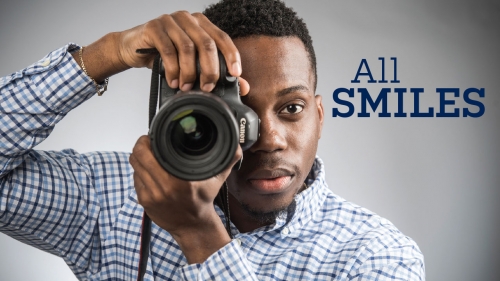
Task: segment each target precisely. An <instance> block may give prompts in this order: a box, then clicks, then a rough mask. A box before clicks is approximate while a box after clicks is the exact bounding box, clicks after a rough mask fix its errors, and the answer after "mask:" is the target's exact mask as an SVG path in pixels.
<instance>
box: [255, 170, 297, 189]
mask: <svg viewBox="0 0 500 281" xmlns="http://www.w3.org/2000/svg"><path fill="white" fill-rule="evenodd" d="M292 177H293V173H292V172H290V171H288V170H286V169H273V170H257V171H255V172H253V173H252V174H251V175H250V177H249V179H248V182H250V184H251V185H252V187H253V188H254V189H257V190H258V191H260V192H263V193H277V192H280V191H282V190H284V189H285V188H286V187H287V186H288V185H289V184H290V182H291V180H292Z"/></svg>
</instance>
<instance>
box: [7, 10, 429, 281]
mask: <svg viewBox="0 0 500 281" xmlns="http://www.w3.org/2000/svg"><path fill="white" fill-rule="evenodd" d="M214 24H215V25H214ZM228 35H229V36H228ZM143 48H156V49H158V50H159V52H160V55H161V56H162V59H163V61H164V66H165V70H166V76H167V81H168V83H169V85H170V86H171V87H174V88H176V87H180V88H181V89H182V90H189V89H190V88H191V87H192V86H193V82H194V80H195V78H196V72H195V63H194V62H195V57H196V54H198V55H199V58H200V64H201V68H202V72H201V76H200V81H201V87H202V89H203V90H205V91H207V92H208V91H211V90H212V89H213V87H214V83H215V82H216V81H217V78H218V67H217V66H218V59H217V49H219V50H220V51H221V52H222V53H223V55H224V57H225V59H226V63H227V65H228V67H229V70H230V73H231V74H232V75H234V76H237V77H239V79H240V83H241V88H242V96H243V97H242V100H243V102H244V103H245V104H247V105H248V106H250V107H251V108H252V109H253V110H254V111H255V112H256V113H257V114H258V115H259V118H260V119H261V126H260V137H259V140H258V141H257V142H256V143H255V144H254V145H253V146H252V147H251V148H250V149H249V150H247V151H245V153H244V157H243V159H244V161H243V162H242V166H241V169H240V170H239V171H231V166H232V165H230V167H228V169H227V170H225V171H224V172H222V173H221V174H220V175H217V176H215V177H213V178H210V179H208V180H205V181H199V182H186V181H182V180H180V179H177V178H175V177H173V176H171V175H169V174H168V173H167V172H166V171H164V170H163V169H162V168H161V166H160V165H159V164H158V163H157V161H156V159H155V158H154V156H153V154H152V152H151V149H150V143H149V138H148V137H147V136H143V137H141V138H139V140H138V141H137V144H136V145H135V147H134V149H133V152H132V154H131V155H127V154H125V153H116V152H110V153H106V152H95V153H89V154H78V153H77V152H75V151H73V150H65V151H61V152H44V151H36V150H32V148H33V147H34V146H35V145H36V144H37V143H39V142H40V141H41V140H43V139H44V138H46V137H47V136H48V134H49V133H50V131H51V129H52V128H53V126H54V125H55V124H56V123H57V122H58V121H59V120H60V119H61V118H62V117H64V115H65V114H66V113H67V112H69V111H70V110H71V109H72V108H74V107H76V106H77V105H79V104H80V103H82V102H83V101H85V100H86V99H88V98H90V97H91V96H92V95H94V94H95V92H96V91H98V92H99V91H103V85H104V84H105V83H107V81H106V78H108V77H110V76H112V75H113V74H116V73H119V72H121V71H124V70H126V69H128V68H130V67H145V66H149V67H151V65H152V60H153V56H151V55H141V54H137V53H136V50H137V49H143ZM104 81H106V82H104ZM315 88H316V59H315V55H314V50H313V48H312V42H311V38H310V36H309V34H308V31H307V28H306V26H305V24H304V23H303V22H302V20H300V19H299V18H298V17H297V16H296V15H295V13H294V12H293V11H292V10H290V9H289V8H286V7H285V5H284V4H283V3H282V2H279V1H263V0H262V1H222V2H220V3H218V4H215V5H213V6H211V7H209V8H208V9H207V10H206V11H205V12H204V15H203V14H199V13H195V14H192V15H191V14H189V13H187V12H177V13H174V14H172V15H164V16H161V17H159V18H157V19H155V20H152V21H150V22H148V23H146V24H144V25H141V26H138V27H135V28H133V29H130V30H126V31H123V32H117V33H110V34H108V35H106V36H104V37H103V38H101V39H99V40H98V41H96V42H94V43H93V44H91V45H89V46H87V47H85V48H84V49H81V48H80V47H78V46H75V45H69V46H66V47H64V48H62V49H59V50H57V51H55V52H53V53H51V54H50V55H49V56H48V57H47V58H45V59H43V60H41V61H40V62H38V63H37V64H35V65H34V66H32V67H29V68H28V69H25V70H23V71H21V72H17V73H15V74H13V75H11V76H8V77H4V78H2V80H1V81H0V91H1V95H2V99H1V100H2V102H1V103H0V106H1V107H0V110H1V112H2V116H1V121H0V122H1V123H2V131H1V134H0V138H1V139H2V142H1V143H2V145H1V149H2V150H1V153H0V161H1V162H0V167H1V170H0V177H1V178H0V180H1V182H0V183H1V193H0V194H1V197H0V200H1V201H0V228H1V229H2V231H3V232H4V233H6V234H8V235H10V236H12V237H14V238H16V239H19V240H21V241H23V242H26V243H28V244H31V245H34V246H36V247H38V248H41V249H43V250H46V251H49V252H51V253H54V254H57V255H59V256H61V257H63V258H64V259H65V261H66V263H67V264H68V265H69V266H70V268H71V269H72V270H73V272H74V273H75V275H76V276H77V277H78V278H79V279H82V280H133V279H135V278H136V277H137V270H138V265H139V259H140V257H139V247H140V227H141V221H142V213H143V211H146V213H147V214H148V215H149V217H151V219H152V221H153V222H154V224H153V226H152V231H151V232H152V234H151V246H150V257H149V259H148V261H147V272H146V276H145V279H146V280H153V279H157V280H212V279H219V280H235V279H240V280H423V279H424V267H423V257H422V255H421V253H420V251H419V249H418V247H417V246H416V244H415V243H414V242H413V241H412V240H411V239H409V238H407V237H406V236H404V235H403V234H402V233H400V232H399V231H398V230H397V229H396V228H395V227H394V226H393V225H392V224H391V223H390V222H388V221H387V220H385V219H382V218H380V217H378V216H377V215H375V214H373V213H371V212H369V211H367V210H365V209H363V208H360V207H358V206H356V205H354V204H351V203H349V202H346V201H345V200H343V199H342V198H340V197H338V196H336V195H334V194H333V193H332V192H331V191H330V190H329V189H328V187H327V186H326V183H325V181H324V169H323V164H322V162H321V160H320V159H319V158H316V157H315V154H316V150H317V143H318V139H319V137H320V135H321V126H322V122H323V107H322V104H321V96H316V95H315ZM242 155H243V153H242V151H241V150H238V152H237V153H236V155H235V157H234V159H233V164H234V163H236V161H238V160H239V159H240V158H241V156H242ZM224 183H226V184H227V189H228V198H229V200H228V206H220V205H216V206H214V203H213V202H214V200H215V198H216V196H217V194H218V193H219V190H220V188H221V186H223V185H225V184H224ZM227 207H228V208H227ZM223 209H226V210H227V211H226V212H223V211H222V210H223ZM227 217H229V218H230V220H231V222H232V224H231V229H230V232H231V233H228V232H227V230H226V228H225V227H224V223H223V222H224V221H225V219H226V218H227ZM231 236H233V237H234V239H232V238H231Z"/></svg>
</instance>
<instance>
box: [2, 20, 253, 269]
mask: <svg viewBox="0 0 500 281" xmlns="http://www.w3.org/2000/svg"><path fill="white" fill-rule="evenodd" d="M200 27H201V28H200ZM139 48H156V49H158V50H159V52H160V54H161V56H162V59H163V61H164V63H165V69H166V74H167V81H168V83H169V84H170V86H171V87H177V86H180V87H181V88H182V89H183V90H188V89H190V88H191V87H192V83H193V82H194V80H195V78H196V70H195V63H194V62H195V54H196V51H197V52H198V53H199V56H200V62H201V64H202V66H203V67H202V69H203V71H202V73H201V78H200V79H201V84H202V88H203V89H204V90H205V91H211V90H212V89H213V87H214V85H215V82H216V81H217V79H218V58H217V48H218V49H220V50H221V52H222V53H223V54H224V57H225V59H226V63H227V65H228V66H229V70H230V73H231V74H232V75H234V76H239V75H240V74H241V63H240V59H239V54H238V51H237V49H236V47H235V46H234V44H233V43H232V41H231V40H230V39H229V38H228V37H227V35H226V36H225V34H224V33H223V32H221V31H220V30H218V29H217V28H216V27H215V26H213V25H212V24H211V23H210V22H209V21H208V20H207V19H206V18H205V17H204V16H203V15H202V14H193V15H190V14H188V13H186V12H178V13H175V14H173V15H164V16H162V17H160V18H158V19H155V20H153V21H150V22H148V23H146V24H144V25H141V26H138V27H135V28H133V29H130V30H126V31H124V32H118V33H110V34H108V35H106V36H104V37H103V38H101V39H99V40H98V41H96V42H94V43H92V44H91V45H89V46H87V47H86V48H85V51H84V53H83V54H84V55H83V61H84V62H85V65H86V68H87V72H88V74H89V76H91V77H92V78H93V79H94V80H96V81H98V82H101V81H103V80H104V79H105V78H106V77H109V76H111V75H113V74H116V73H118V72H120V71H123V70H126V69H128V68H130V67H144V66H148V67H150V66H151V65H152V62H153V59H154V56H153V55H139V54H137V53H136V52H135V51H136V49H139ZM70 50H71V51H75V50H76V48H74V47H71V48H70ZM60 52H63V53H64V54H63V55H61V56H60V57H61V59H58V60H57V61H52V60H51V59H52V57H54V54H51V55H50V58H51V59H49V62H50V64H49V67H46V62H47V60H42V61H40V62H39V64H37V65H35V66H33V67H32V68H29V69H27V70H23V71H20V72H18V73H15V74H13V75H11V76H9V77H5V78H2V80H1V81H0V89H1V94H2V104H1V112H2V117H1V118H2V129H1V130H2V134H1V137H2V144H1V145H2V146H1V147H0V178H1V182H0V183H1V197H0V200H1V205H0V207H1V208H0V219H1V221H0V222H1V227H2V228H3V229H4V230H3V231H5V232H11V234H12V236H16V237H20V239H21V240H23V238H22V237H28V236H29V235H31V234H34V233H35V232H36V231H37V230H39V229H40V228H44V227H42V226H46V225H49V224H52V223H53V224H55V225H57V226H58V227H64V225H61V221H67V219H61V218H60V217H59V216H54V215H53V213H50V214H48V215H47V209H50V210H51V211H54V210H53V208H52V207H53V206H54V205H53V204H55V203H54V202H63V204H67V205H70V206H73V205H77V206H78V207H79V208H80V209H79V210H78V211H77V213H79V214H80V215H83V214H84V215H86V216H87V215H90V216H91V217H92V218H91V219H90V220H89V221H90V222H91V223H90V224H88V225H86V228H88V229H87V231H88V232H93V231H94V227H95V222H96V220H97V214H98V213H99V206H98V204H97V203H96V202H98V200H96V199H95V198H94V197H95V194H94V193H95V191H91V189H92V188H90V187H91V185H92V178H91V176H90V175H91V173H92V171H91V170H92V169H91V168H89V165H92V163H90V162H91V160H89V159H88V158H86V157H83V156H81V155H79V154H77V153H73V152H71V153H69V155H66V154H64V153H60V154H57V153H56V154H55V155H48V154H47V153H43V152H36V151H34V150H32V149H33V147H34V146H36V144H38V143H40V142H41V141H42V140H43V139H45V138H46V137H47V136H48V135H49V134H50V132H51V131H52V129H53V127H54V126H55V124H56V123H57V122H59V121H60V120H61V119H62V118H63V117H64V116H65V115H66V114H67V113H68V112H69V111H70V110H71V109H72V108H74V107H76V106H78V105H79V104H80V103H82V102H83V101H85V100H86V99H88V98H90V97H91V96H92V95H93V94H94V93H95V86H94V85H93V83H92V82H91V80H90V78H89V77H87V76H85V75H84V74H83V72H82V71H81V70H80V69H79V68H78V64H80V60H79V57H78V58H77V54H76V53H73V54H70V53H68V49H64V50H61V51H60ZM75 59H76V61H75ZM41 70H43V71H45V72H43V71H41ZM51 71H52V72H51ZM42 72H43V73H42ZM77 76H79V77H80V78H81V77H83V78H81V79H75V78H76V77H77ZM82 79H83V80H84V81H83V82H82ZM240 82H241V84H242V86H241V89H242V93H243V94H245V93H247V92H248V84H247V83H246V82H245V81H244V80H240ZM135 151H136V153H135V155H134V156H138V158H141V157H142V156H141V155H142V154H144V155H146V159H147V157H148V156H150V155H147V153H143V152H144V150H141V149H138V150H135ZM149 153H150V150H149ZM240 153H241V151H240ZM49 154H50V153H49ZM238 155H239V154H238ZM236 157H238V156H236ZM70 159H71V160H70ZM236 160H237V159H236V158H235V161H236ZM40 163H44V164H45V163H48V165H41V164H40ZM73 163H76V165H77V166H78V169H74V167H73V166H72V165H73ZM80 165H81V166H80ZM145 166H146V167H147V165H145ZM54 167H59V168H61V170H57V169H56V170H54V169H52V168H54ZM140 170H141V169H140V168H139V167H137V168H136V171H140ZM155 171H156V172H154V173H158V174H160V172H158V171H157V170H155ZM162 171H163V170H162ZM60 173H63V174H64V176H63V177H62V178H59V177H58V176H59V175H60ZM147 173H148V171H146V172H144V173H143V174H144V175H146V174H147ZM228 173H229V170H228V171H226V172H225V173H223V174H222V175H218V176H216V177H214V178H213V179H211V180H209V181H207V182H206V183H207V184H208V185H209V186H202V185H201V184H199V183H198V184H194V185H193V183H186V182H178V181H176V180H175V179H172V178H171V177H170V178H169V182H170V183H171V184H173V185H177V184H178V186H177V187H175V190H173V191H168V190H161V191H160V190H158V189H157V187H155V186H154V185H153V183H152V182H151V181H150V180H148V178H147V176H143V178H141V176H140V174H141V172H136V174H137V176H135V178H136V179H137V180H136V188H137V187H138V185H137V183H141V182H142V183H143V184H144V186H146V187H147V191H146V192H144V191H141V190H137V191H138V192H137V193H138V195H139V198H140V200H141V203H142V204H143V206H144V207H145V209H146V211H147V212H148V214H151V217H152V218H153V220H154V221H155V222H156V223H157V224H158V225H161V226H162V227H164V228H165V229H167V230H170V231H171V233H172V235H173V236H174V237H175V238H176V240H177V241H178V243H179V245H180V246H181V248H182V249H183V251H184V253H185V255H186V257H187V258H188V260H189V261H190V262H191V263H194V262H201V261H204V260H205V259H206V258H207V257H208V256H210V255H211V254H213V253H215V252H216V251H218V250H219V249H221V248H222V247H223V246H224V245H226V244H227V243H229V242H230V239H229V237H228V236H227V233H226V232H225V229H224V227H223V225H222V223H221V222H220V219H219V218H218V217H217V215H216V213H215V211H214V210H213V198H214V197H215V195H216V194H217V192H216V191H217V190H218V189H219V188H220V186H221V184H222V182H223V181H224V180H225V178H226V177H227V175H228ZM163 176H165V175H155V177H156V178H158V177H160V178H161V177H163ZM54 177H55V178H57V179H58V180H60V181H54ZM33 178H34V179H36V180H38V181H39V182H38V183H35V182H30V179H33ZM72 179H74V180H75V182H73V181H72ZM56 182H57V183H56ZM79 184H80V185H81V186H84V188H83V189H80V188H77V189H78V191H75V190H73V189H71V188H73V187H75V186H78V185H79ZM186 184H187V185H189V186H191V187H193V188H192V189H190V190H191V191H195V192H196V194H197V195H200V197H198V198H194V199H195V200H194V201H192V202H190V203H194V204H198V203H201V204H199V205H196V206H194V205H190V204H187V205H185V206H187V207H188V208H190V212H187V213H186V214H188V215H193V216H192V218H194V220H189V221H190V222H191V223H192V224H182V223H181V224H180V225H175V222H174V223H173V224H171V223H172V222H168V223H165V221H164V220H163V219H164V218H163V217H161V216H156V215H155V214H160V213H161V211H162V207H163V204H162V202H163V203H164V202H168V200H172V199H174V200H175V201H176V202H177V203H180V202H186V199H187V197H186V196H189V195H188V194H186V193H185V192H184V191H185V190H186V189H183V187H184V186H186ZM39 185H42V186H43V187H46V186H48V187H54V186H55V187H56V189H47V190H37V192H38V191H39V192H40V193H39V194H41V196H42V197H40V196H39V195H38V193H37V192H33V190H34V189H35V188H36V187H37V186H39ZM60 187H62V189H61V190H59V189H57V188H60ZM202 187H203V188H202ZM188 190H189V189H188ZM204 190H206V193H204ZM164 191H167V193H169V194H170V195H169V196H167V197H162V196H161V195H160V197H155V196H151V194H156V195H157V194H159V192H164ZM200 191H201V192H200ZM60 192H62V196H61V197H57V198H56V199H50V198H49V199H50V200H46V199H47V198H44V195H47V194H51V193H56V194H58V195H59V193H60ZM71 192H77V193H81V194H82V196H87V197H88V198H91V199H87V201H86V203H85V204H84V205H86V206H82V205H81V204H82V201H81V198H80V197H81V196H79V195H77V196H75V198H73V197H72V196H69V193H71ZM34 193H37V194H35V195H33V194H34ZM183 193H184V194H183ZM30 194H31V195H32V197H30V198H31V199H30V200H31V201H30V203H29V204H28V205H27V206H31V207H42V209H40V210H38V209H36V210H35V211H33V209H30V208H31V207H28V208H23V205H24V204H25V203H26V199H27V198H28V197H29V196H28V195H30ZM145 194H146V195H145ZM33 196H34V197H33ZM70 197H71V198H70ZM148 197H149V198H148ZM40 198H41V199H42V201H43V202H42V201H39V199H40ZM151 198H153V199H154V200H151ZM155 198H156V199H155ZM73 199H74V200H75V201H72V200H73ZM51 200H52V201H51ZM88 200H90V201H88ZM200 200H201V201H200ZM91 201H92V202H91ZM187 201H189V200H187ZM151 202H153V204H150V203H151ZM42 203H43V204H42ZM156 203H158V204H156ZM181 205H182V204H181ZM43 206H45V207H43ZM47 206H50V207H48V208H47ZM65 206H66V205H65ZM44 208H45V209H44ZM23 210H24V211H26V212H24V213H23V212H22V211H23ZM89 210H90V211H91V212H90V213H89V212H88V211H89ZM58 212H59V213H58V214H64V215H65V214H66V213H68V212H67V211H66V207H61V208H59V209H58ZM34 214H40V215H42V214H45V215H46V216H47V217H50V218H53V219H54V220H55V221H53V222H52V223H51V222H48V221H46V220H44V218H42V217H37V216H34ZM200 214H202V216H199V215H200ZM66 217H67V216H66ZM81 218H83V216H81ZM85 219H87V217H85ZM26 220H29V221H30V223H29V224H32V225H33V228H31V229H29V230H26V228H25V225H26V224H27V222H26ZM70 221H71V222H72V223H73V222H74V223H75V225H78V224H80V226H82V224H84V222H81V221H79V220H76V221H75V220H73V219H70ZM193 226H195V227H193ZM66 227H67V226H66ZM16 231H18V232H16ZM46 231H47V232H50V233H51V234H52V235H53V237H56V236H57V235H58V234H59V233H61V232H67V228H65V229H63V228H61V229H58V230H57V231H54V229H52V230H46ZM77 232H78V231H75V232H74V234H75V235H76V233H77ZM207 233H209V235H206V234H207ZM186 237H189V238H191V239H195V238H196V237H198V238H200V240H198V241H199V242H200V244H199V247H193V246H192V244H190V243H191V241H192V240H191V239H189V242H186V239H185V238H186ZM201 237H204V238H205V239H204V240H203V239H201ZM46 238H47V237H46V236H44V234H43V233H38V234H36V235H35V236H34V237H33V239H34V240H40V241H37V242H34V243H30V239H31V238H26V239H24V241H25V242H27V243H30V244H33V245H38V246H39V247H40V248H43V249H45V250H48V251H51V252H52V253H55V254H59V255H61V253H65V250H67V249H65V248H64V249H63V248H61V249H59V250H54V248H57V247H58V246H61V247H63V246H64V244H63V243H59V242H58V241H57V239H56V240H54V241H51V242H49V243H46V242H47V239H46ZM65 239H68V240H72V241H74V240H75V239H72V238H68V237H65ZM79 242H81V241H79ZM96 243H98V242H96ZM42 244H43V245H42ZM41 245H42V246H41ZM79 246H81V245H79ZM80 258H81V264H80V265H85V264H84V263H85V262H84V261H85V260H87V261H88V260H89V259H90V258H89V256H88V255H87V256H81V257H80ZM72 262H73V261H72Z"/></svg>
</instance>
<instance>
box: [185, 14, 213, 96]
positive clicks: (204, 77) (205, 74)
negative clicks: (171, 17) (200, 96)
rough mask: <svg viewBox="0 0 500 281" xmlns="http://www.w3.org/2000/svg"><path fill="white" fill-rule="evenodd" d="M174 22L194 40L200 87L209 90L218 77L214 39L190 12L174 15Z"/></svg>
mask: <svg viewBox="0 0 500 281" xmlns="http://www.w3.org/2000/svg"><path fill="white" fill-rule="evenodd" d="M175 19H176V22H177V23H178V24H179V26H180V27H181V28H182V29H183V30H184V31H185V32H186V34H187V35H188V36H189V38H190V39H191V40H192V41H193V42H194V44H195V46H196V50H197V51H198V57H199V61H200V67H201V71H200V88H201V89H202V90H203V91H205V92H210V91H212V90H213V88H214V87H215V84H216V83H217V80H218V79H219V58H218V55H217V45H216V44H215V41H214V40H213V39H212V38H211V37H210V35H208V33H206V32H205V30H204V29H203V28H201V27H200V26H199V24H198V21H197V20H196V19H195V18H194V17H193V16H192V15H190V14H181V15H179V16H178V17H175Z"/></svg>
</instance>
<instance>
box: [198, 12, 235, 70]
mask: <svg viewBox="0 0 500 281" xmlns="http://www.w3.org/2000/svg"><path fill="white" fill-rule="evenodd" d="M193 17H195V18H196V20H197V21H198V24H199V25H200V26H201V27H202V28H203V29H204V30H205V31H206V32H207V33H208V35H209V36H210V37H211V38H212V39H213V40H214V41H215V44H216V45H217V48H218V49H219V50H220V51H221V53H222V54H223V55H224V58H225V60H226V65H227V67H228V69H229V73H230V74H231V75H232V76H236V77H238V76H240V75H241V58H240V53H239V51H238V48H236V46H235V45H234V43H233V40H232V39H231V37H229V35H227V33H225V32H224V31H222V30H220V29H219V28H218V27H217V26H215V25H214V24H213V23H211V22H210V21H209V20H208V19H207V17H206V16H205V15H203V14H202V13H194V14H193Z"/></svg>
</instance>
